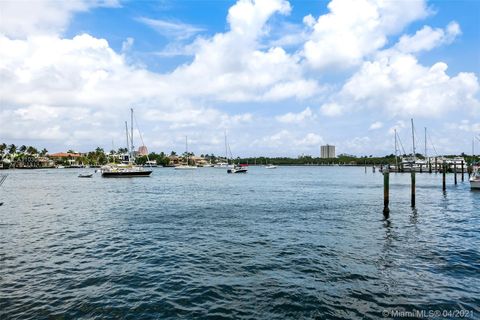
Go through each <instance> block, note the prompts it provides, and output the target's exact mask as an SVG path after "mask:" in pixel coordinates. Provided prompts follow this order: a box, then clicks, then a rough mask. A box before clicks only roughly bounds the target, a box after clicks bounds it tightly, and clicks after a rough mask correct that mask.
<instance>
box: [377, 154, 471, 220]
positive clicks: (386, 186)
mask: <svg viewBox="0 0 480 320" xmlns="http://www.w3.org/2000/svg"><path fill="white" fill-rule="evenodd" d="M441 171H442V190H443V191H444V192H445V191H446V190H447V179H446V173H447V164H446V163H443V165H442V170H441ZM467 171H468V175H469V176H470V174H471V170H470V167H468V168H467ZM373 172H375V171H373ZM457 173H460V172H457V164H456V163H455V164H454V166H453V177H454V178H453V181H454V184H455V185H456V184H457ZM464 175H465V170H464V164H463V161H462V164H461V179H462V182H463V181H464V180H465V178H464ZM410 176H411V202H410V204H411V206H412V208H413V207H415V171H412V172H410ZM389 202H390V171H389V170H388V168H387V169H383V213H384V214H385V215H388V213H389V212H390V209H389V207H388V206H389Z"/></svg>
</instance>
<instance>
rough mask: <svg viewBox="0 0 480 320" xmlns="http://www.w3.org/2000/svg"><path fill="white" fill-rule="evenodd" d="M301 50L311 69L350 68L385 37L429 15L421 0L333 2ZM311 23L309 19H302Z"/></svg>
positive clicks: (339, 0)
mask: <svg viewBox="0 0 480 320" xmlns="http://www.w3.org/2000/svg"><path fill="white" fill-rule="evenodd" d="M328 8H329V10H330V12H329V13H327V14H324V15H321V16H320V17H319V18H318V19H317V21H316V23H315V24H314V25H313V27H312V28H313V31H312V33H311V36H310V40H309V41H307V42H306V43H305V45H304V48H303V51H304V55H305V58H306V59H307V62H308V63H309V64H310V66H312V67H313V68H317V69H322V68H325V67H329V66H335V67H340V68H342V67H349V66H352V65H357V64H359V63H361V62H362V60H363V58H364V57H365V56H368V55H370V54H372V53H374V52H375V51H376V50H378V49H380V48H382V47H383V46H384V45H385V44H386V43H387V36H388V35H392V34H395V33H397V32H399V31H400V30H402V29H403V28H404V27H405V26H406V25H408V24H409V23H411V22H412V21H415V20H418V19H421V18H423V17H425V16H427V15H428V10H427V8H426V5H425V2H424V1H423V0H412V1H381V0H332V1H331V2H330V3H329V4H328ZM304 21H305V22H306V24H307V25H308V24H310V25H311V24H312V23H313V21H312V19H311V17H308V16H307V17H306V18H305V19H304Z"/></svg>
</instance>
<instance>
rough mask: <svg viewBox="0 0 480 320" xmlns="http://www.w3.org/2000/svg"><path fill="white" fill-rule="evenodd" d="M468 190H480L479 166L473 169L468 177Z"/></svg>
mask: <svg viewBox="0 0 480 320" xmlns="http://www.w3.org/2000/svg"><path fill="white" fill-rule="evenodd" d="M470 188H471V189H480V166H475V167H474V168H473V172H472V175H471V176H470Z"/></svg>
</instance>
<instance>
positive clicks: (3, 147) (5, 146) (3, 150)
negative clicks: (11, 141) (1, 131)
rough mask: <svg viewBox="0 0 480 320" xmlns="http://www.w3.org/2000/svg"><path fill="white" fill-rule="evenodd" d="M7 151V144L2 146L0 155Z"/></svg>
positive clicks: (0, 146) (0, 145)
mask: <svg viewBox="0 0 480 320" xmlns="http://www.w3.org/2000/svg"><path fill="white" fill-rule="evenodd" d="M6 149H7V145H6V144H5V143H2V144H0V154H2V155H3V153H4V152H5V150H6Z"/></svg>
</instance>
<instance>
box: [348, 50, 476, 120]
mask: <svg viewBox="0 0 480 320" xmlns="http://www.w3.org/2000/svg"><path fill="white" fill-rule="evenodd" d="M447 68H448V66H447V64H446V63H443V62H437V63H435V64H434V65H432V66H431V67H424V66H422V65H421V64H420V63H419V62H418V60H417V59H416V58H415V57H414V56H413V55H411V54H404V53H394V54H388V55H387V54H385V55H379V57H378V58H377V59H375V60H373V61H368V62H365V63H363V65H362V67H361V69H360V70H359V71H358V72H357V73H356V74H354V75H353V76H352V77H351V78H350V79H349V80H348V81H347V82H346V83H345V85H344V86H343V88H342V91H341V95H343V99H344V100H349V101H352V102H353V104H355V105H357V106H362V107H363V106H365V107H369V108H379V109H383V110H384V111H386V112H387V113H388V114H390V115H391V116H406V117H410V116H428V117H438V116H440V115H443V114H445V113H448V112H451V111H453V110H457V109H460V108H465V109H466V110H470V111H473V110H475V109H477V110H478V108H480V105H479V101H478V100H477V99H476V94H477V93H478V91H479V83H478V79H477V77H476V75H475V74H474V73H465V72H461V73H459V74H457V75H456V76H453V77H450V76H449V75H448V74H447V73H446V70H447Z"/></svg>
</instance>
